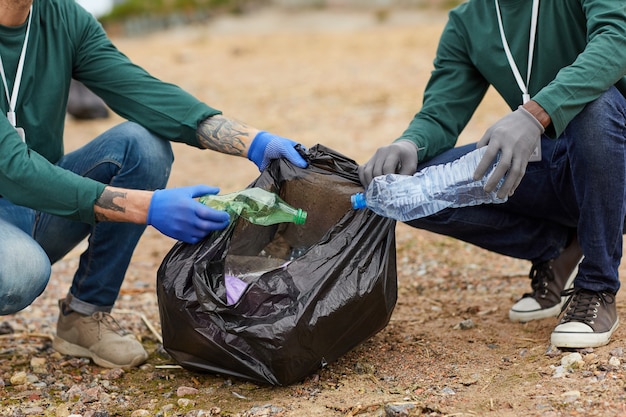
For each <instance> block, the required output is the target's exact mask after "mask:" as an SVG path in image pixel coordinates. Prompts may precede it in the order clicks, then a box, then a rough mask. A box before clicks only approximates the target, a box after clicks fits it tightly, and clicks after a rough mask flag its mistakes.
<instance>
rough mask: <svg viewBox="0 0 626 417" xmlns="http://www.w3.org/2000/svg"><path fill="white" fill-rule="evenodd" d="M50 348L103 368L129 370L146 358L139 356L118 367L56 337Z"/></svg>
mask: <svg viewBox="0 0 626 417" xmlns="http://www.w3.org/2000/svg"><path fill="white" fill-rule="evenodd" d="M52 347H53V348H54V350H56V351H57V352H59V353H61V354H63V355H67V356H76V357H79V358H89V359H91V360H92V361H93V362H94V363H95V364H96V365H99V366H101V367H103V368H121V369H130V368H134V367H136V366H139V365H141V364H142V363H143V362H145V361H146V358H145V357H144V355H139V356H137V357H135V358H133V360H132V361H131V362H130V363H129V364H126V365H119V364H116V363H113V362H110V361H107V360H106V359H102V358H101V357H100V356H98V355H96V354H95V353H93V352H92V351H90V350H89V349H85V348H84V347H82V346H79V345H75V344H73V343H70V342H68V341H66V340H63V339H61V338H60V337H58V336H55V337H54V339H53V341H52Z"/></svg>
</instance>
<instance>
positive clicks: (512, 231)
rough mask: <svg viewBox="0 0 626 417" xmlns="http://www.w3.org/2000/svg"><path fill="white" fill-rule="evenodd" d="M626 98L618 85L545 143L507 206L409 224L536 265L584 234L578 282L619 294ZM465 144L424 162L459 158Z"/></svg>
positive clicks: (625, 207)
mask: <svg viewBox="0 0 626 417" xmlns="http://www.w3.org/2000/svg"><path fill="white" fill-rule="evenodd" d="M625 145H626V100H625V99H624V97H623V96H622V95H621V94H620V93H619V92H618V91H617V89H615V88H611V89H609V90H608V91H607V92H606V93H604V94H603V95H602V96H600V97H599V98H598V99H597V100H595V101H594V102H592V103H589V104H588V105H587V106H586V107H585V108H584V110H583V111H582V112H581V113H580V114H579V115H578V116H576V118H575V119H574V120H572V121H571V122H570V124H569V125H568V126H567V128H566V130H565V131H564V132H563V134H562V135H561V136H559V137H558V138H557V139H550V138H548V137H546V136H544V137H542V139H541V150H542V160H541V161H538V162H531V163H529V164H528V167H527V169H526V174H525V175H524V178H523V179H522V182H521V183H520V185H519V187H518V188H517V190H516V191H515V194H514V195H513V196H512V197H510V198H509V199H508V201H507V202H506V203H503V204H492V205H479V206H473V207H464V208H457V209H446V210H443V211H441V212H439V213H437V214H434V215H432V216H429V217H426V218H422V219H418V220H414V221H410V222H407V224H409V225H411V226H413V227H416V228H420V229H425V230H430V231H432V232H435V233H440V234H444V235H448V236H452V237H455V238H457V239H461V240H463V241H466V242H469V243H472V244H474V245H477V246H480V247H481V248H484V249H487V250H490V251H493V252H497V253H500V254H503V255H507V256H511V257H515V258H519V259H527V260H530V261H532V262H533V263H535V262H540V261H546V260H549V259H554V258H556V257H557V256H558V255H559V253H560V251H561V250H562V249H563V248H564V246H565V245H566V243H567V241H568V238H569V237H571V236H572V235H573V234H577V235H578V240H579V242H580V245H581V248H582V251H583V254H584V259H583V261H582V263H581V264H580V267H579V269H578V274H577V276H576V279H575V281H574V285H575V286H576V287H580V288H586V289H589V290H593V291H610V292H613V293H616V292H617V291H618V290H619V288H620V282H619V277H618V268H619V264H620V261H621V257H622V234H623V231H624V223H625V222H624V220H625V216H626V198H625V197H626V193H625V190H626V146H625ZM472 149H475V144H471V145H466V146H461V147H458V148H454V149H451V150H449V151H447V152H444V153H442V154H441V155H438V156H437V157H436V158H433V159H432V160H429V161H427V162H426V163H423V164H420V165H419V167H418V169H422V168H424V167H426V166H428V165H434V164H440V163H445V162H449V161H452V160H454V159H456V158H458V157H460V156H461V155H463V154H465V153H467V152H469V151H470V150H472Z"/></svg>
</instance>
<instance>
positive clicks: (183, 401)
mask: <svg viewBox="0 0 626 417" xmlns="http://www.w3.org/2000/svg"><path fill="white" fill-rule="evenodd" d="M176 403H177V404H178V406H179V407H181V408H187V407H193V406H194V402H193V401H192V400H190V399H189V398H179V399H178V401H177V402H176Z"/></svg>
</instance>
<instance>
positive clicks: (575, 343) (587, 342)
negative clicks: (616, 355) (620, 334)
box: [550, 319, 619, 349]
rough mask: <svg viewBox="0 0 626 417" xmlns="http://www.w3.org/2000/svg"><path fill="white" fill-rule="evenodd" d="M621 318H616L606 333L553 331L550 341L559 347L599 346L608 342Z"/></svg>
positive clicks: (582, 347) (581, 347) (580, 347)
mask: <svg viewBox="0 0 626 417" xmlns="http://www.w3.org/2000/svg"><path fill="white" fill-rule="evenodd" d="M618 325H619V319H617V320H615V324H614V325H613V327H611V330H609V331H608V332H604V333H591V332H589V333H583V332H556V331H554V332H552V335H550V343H551V344H552V345H554V346H556V347H558V348H569V349H584V348H592V347H599V346H604V345H606V344H608V343H609V342H610V341H611V336H612V335H613V332H615V329H617V326H618Z"/></svg>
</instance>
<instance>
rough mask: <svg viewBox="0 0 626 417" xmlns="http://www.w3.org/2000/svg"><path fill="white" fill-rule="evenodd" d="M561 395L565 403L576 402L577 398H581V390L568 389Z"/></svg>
mask: <svg viewBox="0 0 626 417" xmlns="http://www.w3.org/2000/svg"><path fill="white" fill-rule="evenodd" d="M561 397H563V401H564V402H565V403H573V402H576V400H578V399H579V398H580V391H576V390H572V391H567V392H564V393H563V394H561Z"/></svg>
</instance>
